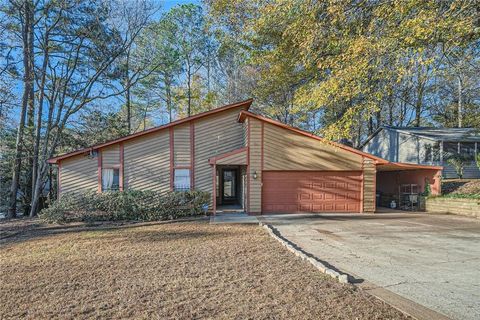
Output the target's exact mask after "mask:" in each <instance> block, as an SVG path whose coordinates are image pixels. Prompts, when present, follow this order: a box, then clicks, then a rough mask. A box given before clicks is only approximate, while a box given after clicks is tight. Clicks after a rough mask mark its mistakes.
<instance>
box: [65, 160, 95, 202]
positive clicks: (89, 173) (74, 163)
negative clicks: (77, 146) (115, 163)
mask: <svg viewBox="0 0 480 320" xmlns="http://www.w3.org/2000/svg"><path fill="white" fill-rule="evenodd" d="M60 171H61V172H60V176H61V181H60V184H61V193H62V194H65V193H80V192H86V191H95V190H98V159H97V158H93V159H89V158H88V157H87V156H86V155H78V156H74V157H71V158H68V159H65V160H62V161H61V169H60Z"/></svg>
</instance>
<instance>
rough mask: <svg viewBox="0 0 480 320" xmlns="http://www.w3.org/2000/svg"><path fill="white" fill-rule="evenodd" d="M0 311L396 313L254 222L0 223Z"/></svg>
mask: <svg viewBox="0 0 480 320" xmlns="http://www.w3.org/2000/svg"><path fill="white" fill-rule="evenodd" d="M0 230H2V231H8V232H2V234H3V235H4V236H5V237H4V238H3V239H2V240H1V242H0V244H1V249H0V254H1V256H0V258H1V261H0V271H1V275H0V277H1V278H0V281H1V285H0V318H2V319H9V318H28V319H46V318H48V319H74V318H75V319H78V318H97V319H105V318H110V319H125V318H135V319H166V318H167V319H403V318H406V317H405V316H404V315H402V314H401V313H400V312H399V311H397V310H395V309H393V308H392V307H390V306H388V305H386V304H385V303H383V302H381V301H379V300H377V299H376V298H374V297H372V296H370V295H368V294H367V293H365V292H363V291H362V290H359V289H357V288H355V287H354V286H351V285H342V284H339V283H337V282H335V281H333V280H332V279H331V278H329V277H326V276H324V275H323V274H321V273H320V272H318V271H317V270H315V269H314V268H313V267H312V266H310V265H309V264H307V263H306V262H304V261H301V260H299V259H298V258H296V257H295V256H294V255H292V254H291V253H290V252H288V251H286V250H285V249H284V248H283V247H282V246H280V245H279V244H278V243H277V242H276V241H275V240H273V239H271V238H270V237H269V236H268V235H267V233H266V232H265V231H264V230H263V229H262V228H260V227H258V226H253V225H210V224H208V223H207V222H205V221H197V222H191V221H190V222H175V223H149V224H130V225H123V226H119V225H103V226H95V227H85V226H79V225H74V226H54V227H51V226H45V225H43V224H41V223H38V221H37V222H35V223H26V224H25V225H23V226H19V225H18V223H17V225H15V223H13V225H12V224H8V223H2V224H0Z"/></svg>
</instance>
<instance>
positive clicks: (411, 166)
mask: <svg viewBox="0 0 480 320" xmlns="http://www.w3.org/2000/svg"><path fill="white" fill-rule="evenodd" d="M378 165H379V168H380V169H382V168H389V169H392V170H395V169H398V170H402V169H405V170H408V169H412V170H415V169H432V170H443V167H442V166H429V165H424V164H415V163H403V162H389V163H381V164H378ZM380 171H388V170H380Z"/></svg>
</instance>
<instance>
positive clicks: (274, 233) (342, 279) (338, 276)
mask: <svg viewBox="0 0 480 320" xmlns="http://www.w3.org/2000/svg"><path fill="white" fill-rule="evenodd" d="M259 225H260V226H261V227H263V228H265V229H266V230H267V232H268V233H269V234H270V236H272V238H274V239H275V240H277V241H278V242H280V244H281V245H282V246H284V247H285V248H286V249H287V250H288V251H290V252H292V253H293V254H294V255H296V256H297V257H299V258H300V259H302V260H304V261H308V262H309V263H310V264H311V265H313V266H314V267H315V268H316V269H317V270H318V271H320V272H322V273H325V274H328V275H329V276H331V277H332V278H334V279H336V280H338V282H340V283H345V284H346V283H349V279H348V275H347V274H342V273H340V272H338V271H337V270H334V269H331V268H329V267H327V266H326V265H324V264H323V263H322V262H320V261H318V260H317V259H316V258H315V257H313V256H312V255H309V254H307V253H306V252H304V251H303V250H302V249H300V248H298V247H297V246H296V245H295V244H294V243H292V242H290V241H289V240H287V239H286V238H284V237H282V235H281V234H280V232H279V231H278V230H277V229H275V228H274V227H273V226H271V225H269V224H264V223H262V222H260V223H259Z"/></svg>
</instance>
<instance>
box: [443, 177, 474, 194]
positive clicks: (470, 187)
mask: <svg viewBox="0 0 480 320" xmlns="http://www.w3.org/2000/svg"><path fill="white" fill-rule="evenodd" d="M442 194H444V195H447V194H480V179H450V180H444V181H442Z"/></svg>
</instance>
